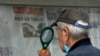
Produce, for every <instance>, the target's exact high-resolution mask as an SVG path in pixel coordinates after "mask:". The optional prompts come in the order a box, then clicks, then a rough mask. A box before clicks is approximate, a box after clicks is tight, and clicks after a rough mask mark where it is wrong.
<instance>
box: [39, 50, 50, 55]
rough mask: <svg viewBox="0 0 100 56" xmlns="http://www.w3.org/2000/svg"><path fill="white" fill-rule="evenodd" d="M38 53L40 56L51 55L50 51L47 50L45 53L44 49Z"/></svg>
mask: <svg viewBox="0 0 100 56" xmlns="http://www.w3.org/2000/svg"><path fill="white" fill-rule="evenodd" d="M38 55H39V56H51V53H50V51H48V50H47V51H46V52H45V54H43V50H40V51H38Z"/></svg>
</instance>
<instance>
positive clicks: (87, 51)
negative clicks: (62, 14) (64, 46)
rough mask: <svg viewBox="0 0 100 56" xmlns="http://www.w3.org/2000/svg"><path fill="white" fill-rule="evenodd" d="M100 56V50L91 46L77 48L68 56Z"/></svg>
mask: <svg viewBox="0 0 100 56" xmlns="http://www.w3.org/2000/svg"><path fill="white" fill-rule="evenodd" d="M86 55H87V56H100V49H98V48H96V47H93V46H92V45H89V46H82V47H79V48H76V49H74V50H72V51H70V52H69V53H68V56H86Z"/></svg>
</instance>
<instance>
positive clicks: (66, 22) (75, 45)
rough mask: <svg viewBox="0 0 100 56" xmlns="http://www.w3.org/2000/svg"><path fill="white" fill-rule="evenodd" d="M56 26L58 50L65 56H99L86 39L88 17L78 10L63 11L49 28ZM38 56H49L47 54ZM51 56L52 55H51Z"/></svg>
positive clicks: (98, 52)
mask: <svg viewBox="0 0 100 56" xmlns="http://www.w3.org/2000/svg"><path fill="white" fill-rule="evenodd" d="M53 26H56V30H57V35H58V40H59V44H60V48H61V50H62V51H63V52H65V53H67V55H66V56H100V50H99V49H97V48H95V47H93V46H92V44H91V42H90V39H89V37H88V30H89V29H90V28H91V26H90V25H89V17H88V15H87V13H86V12H84V11H83V10H81V9H80V8H71V9H66V10H64V11H63V12H62V13H61V14H60V16H59V17H58V20H57V21H56V22H54V23H53V24H52V25H51V27H53ZM39 56H51V54H50V52H49V51H48V52H47V54H45V55H42V54H41V51H40V52H39ZM52 56H53V55H52Z"/></svg>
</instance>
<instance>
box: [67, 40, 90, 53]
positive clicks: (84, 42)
mask: <svg viewBox="0 0 100 56" xmlns="http://www.w3.org/2000/svg"><path fill="white" fill-rule="evenodd" d="M89 44H90V45H91V42H90V39H89V38H84V39H81V40H79V41H78V42H76V43H75V44H74V45H73V46H72V47H71V49H70V51H72V50H74V49H75V48H77V47H79V46H82V45H89ZM70 51H69V52H70Z"/></svg>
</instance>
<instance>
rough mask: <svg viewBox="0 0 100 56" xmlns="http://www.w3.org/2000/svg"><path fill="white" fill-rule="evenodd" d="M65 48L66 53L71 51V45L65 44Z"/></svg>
mask: <svg viewBox="0 0 100 56" xmlns="http://www.w3.org/2000/svg"><path fill="white" fill-rule="evenodd" d="M64 49H65V51H66V53H68V52H69V50H70V47H69V46H67V45H65V46H64Z"/></svg>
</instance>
